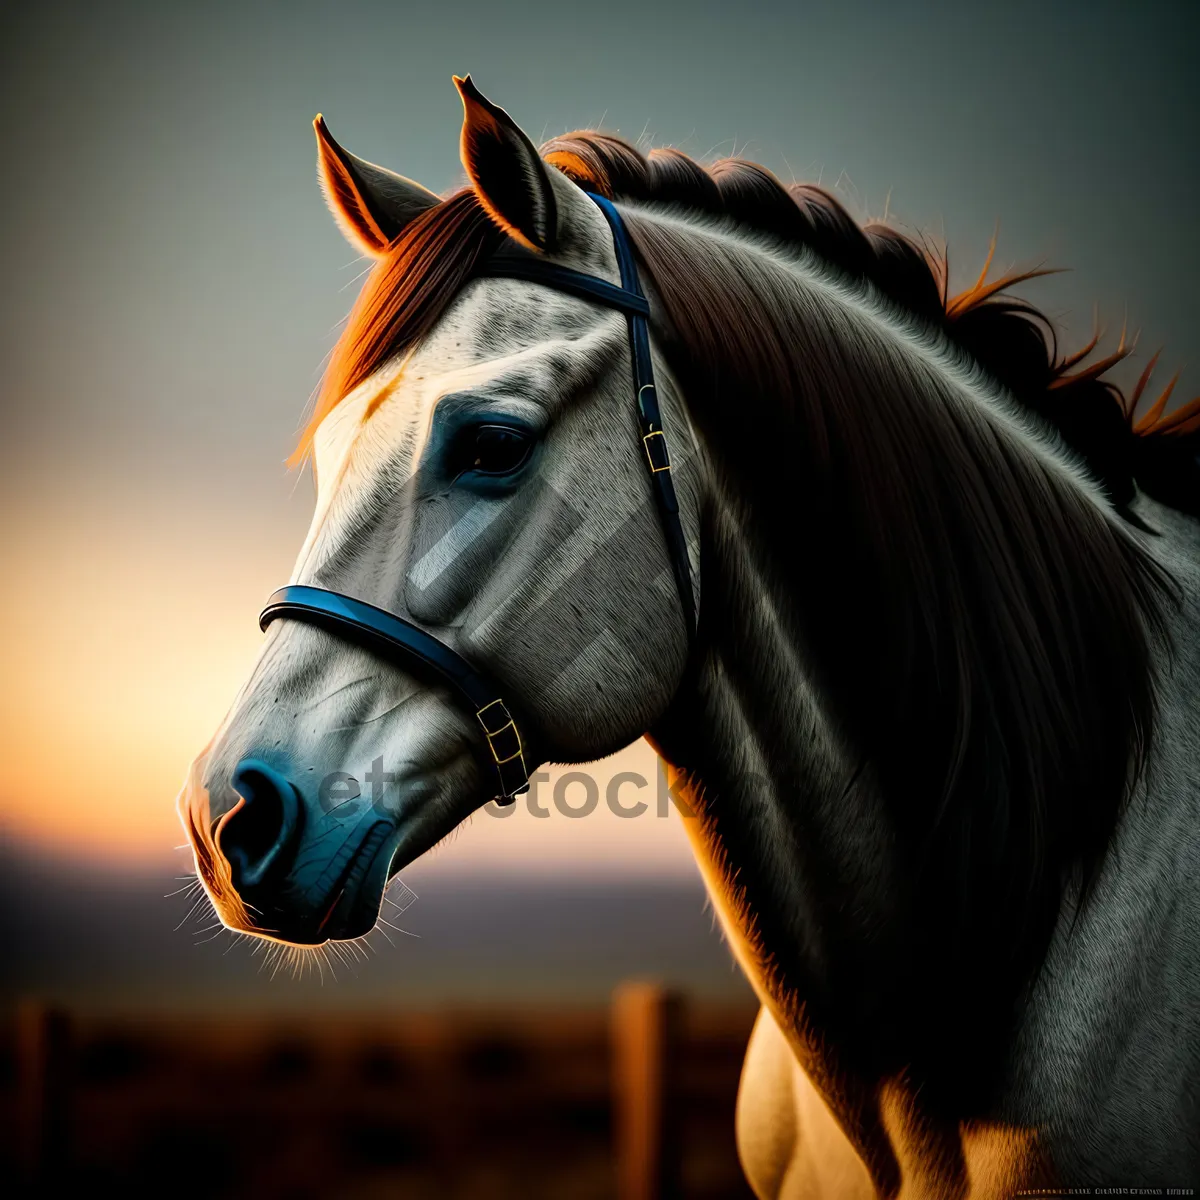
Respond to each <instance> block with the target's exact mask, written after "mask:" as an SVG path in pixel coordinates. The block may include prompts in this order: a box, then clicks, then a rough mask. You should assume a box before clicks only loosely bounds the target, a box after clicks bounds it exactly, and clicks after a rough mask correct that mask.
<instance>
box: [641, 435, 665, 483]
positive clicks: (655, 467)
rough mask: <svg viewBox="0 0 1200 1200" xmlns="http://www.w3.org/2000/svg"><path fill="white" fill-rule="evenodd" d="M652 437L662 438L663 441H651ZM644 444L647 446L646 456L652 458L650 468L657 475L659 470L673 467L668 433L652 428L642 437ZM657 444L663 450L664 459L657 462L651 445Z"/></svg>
mask: <svg viewBox="0 0 1200 1200" xmlns="http://www.w3.org/2000/svg"><path fill="white" fill-rule="evenodd" d="M651 438H661V439H662V440H661V441H658V442H651V441H650V439H651ZM642 444H643V445H644V446H645V447H646V457H647V459H649V460H650V470H651V471H653V472H654V473H655V474H656V475H657V474H658V472H659V471H669V470H670V469H671V454H670V451H668V449H667V435H666V434H665V433H663V431H662V430H661V429H652V430H651V431H650V432H649V433H647V434H646V435H645V436H644V437H643V438H642ZM652 445H653V446H657V447H658V448H659V449H660V451H661V452H662V461H661V462H656V461H655V459H654V451H653V450H652V449H651V446H652Z"/></svg>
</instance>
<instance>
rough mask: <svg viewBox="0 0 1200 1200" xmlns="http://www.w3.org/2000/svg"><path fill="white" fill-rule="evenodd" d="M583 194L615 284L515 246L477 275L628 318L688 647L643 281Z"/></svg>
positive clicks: (607, 206) (614, 220)
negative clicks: (604, 233) (607, 245)
mask: <svg viewBox="0 0 1200 1200" xmlns="http://www.w3.org/2000/svg"><path fill="white" fill-rule="evenodd" d="M586 195H587V196H588V197H589V198H590V199H591V200H592V201H594V202H595V204H596V206H597V207H598V208H599V209H600V211H601V212H602V213H603V214H604V218H605V220H606V221H607V222H608V226H609V229H610V230H611V231H612V236H613V248H614V250H615V251H616V255H617V269H618V271H619V272H620V275H621V286H620V287H619V288H618V287H614V286H613V284H611V283H608V282H607V281H606V280H604V279H599V278H597V277H596V276H594V275H584V274H582V273H581V272H579V271H572V270H571V269H570V268H569V267H560V266H558V265H556V264H555V263H549V262H546V261H545V260H544V259H542V258H539V257H538V256H537V255H535V254H533V253H530V252H528V251H522V250H520V249H519V248H517V247H513V248H511V249H507V248H506V249H505V250H502V251H500V252H499V253H497V254H494V255H493V256H492V257H491V258H490V259H488V261H487V262H485V263H484V264H483V266H482V268H481V269H480V272H479V274H480V275H486V276H498V277H500V278H506V279H523V280H525V281H527V282H529V283H540V284H543V285H545V286H546V287H550V288H554V289H555V290H556V291H560V292H567V293H569V294H570V295H573V296H579V297H581V298H583V299H585V300H595V301H597V302H598V303H600V304H606V305H608V306H609V307H610V308H617V309H620V310H621V311H622V312H624V313H625V315H626V317H627V318H628V322H629V348H630V352H631V354H632V356H633V392H634V399H635V401H636V403H637V414H638V425H639V427H640V429H641V434H642V448H643V449H644V450H645V453H646V461H647V463H648V465H649V468H650V483H651V486H652V487H653V489H654V500H655V503H656V505H657V506H658V515H659V520H660V522H661V524H662V530H663V536H664V538H665V539H666V543H667V554H668V556H669V558H670V560H671V570H672V572H673V574H674V576H675V586H676V588H677V590H678V592H679V601H680V604H681V606H682V609H683V622H684V627H685V629H686V630H687V639H688V645H689V647H690V646H691V644H692V642H693V641H694V639H695V636H696V599H695V595H694V593H693V591H692V569H691V560H690V558H689V557H688V549H687V539H686V538H685V537H684V534H683V523H682V522H681V521H680V519H679V500H678V498H677V497H676V495H675V483H674V481H673V479H672V478H671V454H670V451H669V449H668V447H667V435H666V433H665V432H664V431H663V426H662V413H661V412H660V410H659V407H658V391H657V389H656V388H655V386H654V363H653V360H652V359H651V356H650V327H649V324H648V322H647V320H646V318H647V317H648V316H649V315H650V304H649V302H648V301H647V299H646V297H645V296H644V295H643V294H642V288H641V284H640V283H639V282H638V272H637V264H636V262H635V261H634V257H633V247H632V246H631V245H630V242H629V234H628V233H627V232H626V230H625V222H624V221H622V220H621V214H620V213H619V212H617V209H616V206H615V205H614V204H613V203H612V201H611V200H608V199H607V198H606V197H604V196H599V195H597V194H595V193H594V192H588V193H586Z"/></svg>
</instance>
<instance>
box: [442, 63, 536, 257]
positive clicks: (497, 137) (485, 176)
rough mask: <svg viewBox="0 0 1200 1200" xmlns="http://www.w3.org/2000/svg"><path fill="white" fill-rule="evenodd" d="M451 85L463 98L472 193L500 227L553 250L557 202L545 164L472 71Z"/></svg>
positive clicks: (532, 244) (464, 143) (466, 158)
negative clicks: (474, 78)
mask: <svg viewBox="0 0 1200 1200" xmlns="http://www.w3.org/2000/svg"><path fill="white" fill-rule="evenodd" d="M454 84H455V86H456V87H457V88H458V94H459V95H460V96H461V97H462V102H463V130H462V147H461V150H462V161H463V166H464V167H466V168H467V175H468V176H469V178H470V180H471V184H472V186H473V187H474V189H475V194H476V195H477V196H478V197H479V199H480V202H481V203H482V204H483V206H484V208H485V209H487V211H488V213H489V214H490V215H491V216H492V218H493V219H494V220H495V221H496V222H497V224H499V225H500V226H501V227H502V228H503V229H504V230H506V231H507V232H508V233H510V234H512V236H513V237H515V238H517V239H518V240H519V241H522V242H524V243H525V244H526V245H527V246H530V247H532V248H533V249H534V250H553V249H554V245H555V242H556V241H557V240H558V205H557V203H556V201H555V198H554V187H553V185H552V184H551V182H550V174H549V168H548V167H547V166H546V164H545V163H544V162H542V158H541V155H540V154H538V152H537V150H535V149H534V146H533V143H532V142H531V141H530V140H529V139H528V138H527V137H526V136H525V134H524V133H523V132H522V131H521V129H520V128H519V127H518V126H517V124H516V122H515V121H514V120H513V119H512V117H510V116H509V115H508V113H506V112H505V111H504V109H502V108H498V107H497V106H496V105H495V104H493V103H492V102H491V101H490V100H488V99H487V98H486V97H485V96H484V95H483V93H482V92H480V91H479V89H478V88H477V87H476V86H475V85H474V84H473V83H472V82H471V77H470V75H468V76H466V77H465V78H463V79H460V78H459V77H458V76H457V75H455V76H454Z"/></svg>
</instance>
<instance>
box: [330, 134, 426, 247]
mask: <svg viewBox="0 0 1200 1200" xmlns="http://www.w3.org/2000/svg"><path fill="white" fill-rule="evenodd" d="M313 129H314V130H316V134H317V176H318V178H319V179H320V181H321V190H322V191H323V192H324V193H325V202H326V203H327V204H328V205H329V211H330V212H331V213H333V216H334V219H335V220H336V221H337V223H338V224H339V225H340V226H341V228H342V232H343V233H344V234H345V235H346V237H347V238H348V239H349V240H350V242H351V243H352V244H353V245H354V246H356V247H357V248H358V249H359V250H361V251H362V252H363V253H364V254H370V255H372V256H373V257H378V256H379V255H380V254H382V253H383V252H384V251H385V250H386V249H387V248H388V246H390V245H391V243H392V242H393V241H395V239H396V238H397V237H398V236H399V235H400V233H401V231H402V230H403V229H404V227H405V226H406V225H407V224H408V223H409V222H410V221H411V220H412V219H413V218H414V217H419V216H420V215H421V214H422V213H423V212H424V211H425V210H426V209H429V208H432V207H433V206H434V205H435V204H440V203H441V200H440V199H439V198H438V197H437V196H435V195H434V194H433V192H431V191H428V190H427V189H426V188H423V187H422V186H421V185H420V184H419V183H414V182H413V181H412V180H411V179H405V178H404V176H403V175H397V174H396V173H395V172H394V171H388V170H387V169H385V168H384V167H377V166H376V165H375V164H374V163H369V162H365V161H364V160H363V159H361V158H356V157H355V156H354V155H353V154H351V153H350V152H349V151H347V150H343V149H342V147H341V146H339V145H338V144H337V142H335V141H334V140H333V135H332V134H331V133H330V132H329V128H328V126H327V125H326V124H325V118H324V117H323V116H321V114H320V113H318V114H317V116H316V118H315V119H314V121H313Z"/></svg>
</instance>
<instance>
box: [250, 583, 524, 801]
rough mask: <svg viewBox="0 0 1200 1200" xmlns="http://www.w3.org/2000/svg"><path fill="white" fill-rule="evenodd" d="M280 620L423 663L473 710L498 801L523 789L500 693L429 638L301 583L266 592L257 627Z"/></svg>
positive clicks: (518, 745) (520, 751)
mask: <svg viewBox="0 0 1200 1200" xmlns="http://www.w3.org/2000/svg"><path fill="white" fill-rule="evenodd" d="M280 617H292V618H294V619H296V620H301V621H307V622H308V623H309V624H310V625H320V626H322V627H323V628H326V629H329V630H330V631H332V632H333V633H340V634H342V635H343V636H345V635H349V638H350V640H351V641H352V642H356V643H358V644H360V645H366V646H368V647H369V648H373V649H376V650H379V651H382V653H383V654H384V655H385V656H388V655H391V654H393V653H394V652H395V651H397V650H399V651H400V652H401V655H402V656H404V657H407V658H409V659H414V658H415V659H418V660H419V661H420V662H422V663H424V664H425V665H426V666H427V667H429V668H430V669H432V670H433V671H434V672H435V673H436V674H438V675H440V676H441V677H442V679H444V680H445V681H446V682H447V683H449V684H450V685H451V686H453V687H454V688H455V689H456V690H457V691H458V694H459V696H460V697H461V698H462V699H464V700H465V701H466V702H467V705H468V707H469V708H470V709H471V711H472V712H474V714H475V719H476V720H477V721H478V722H479V726H480V728H481V729H482V730H483V735H484V738H485V740H486V741H487V745H488V750H489V751H490V752H491V757H492V765H493V766H494V767H495V769H496V773H497V776H498V778H499V780H500V787H501V789H502V795H503V797H504V798H505V799H507V798H509V797H511V796H514V795H515V794H516V793H517V792H520V791H522V790H524V788H525V787H527V786H528V784H529V772H528V770H527V769H526V765H525V747H524V745H523V744H522V742H521V734H520V731H519V730H518V729H517V725H516V722H515V721H514V720H513V716H512V710H511V709H510V708H509V707H508V705H507V704H506V703H505V701H504V699H503V696H502V693H501V691H500V689H499V688H498V687H497V686H496V685H495V684H494V683H493V682H492V681H491V680H490V679H488V678H487V677H486V676H485V675H483V674H481V673H480V672H479V671H477V670H475V668H474V667H472V666H471V665H470V664H469V663H468V662H467V661H466V659H464V658H463V657H462V656H461V655H460V654H458V653H457V652H456V651H454V650H451V649H450V647H449V646H447V645H445V644H444V643H442V642H439V641H438V639H437V638H435V637H434V636H433V635H432V634H429V633H426V632H425V631H424V630H423V629H418V628H417V626H416V625H411V624H409V622H408V621H405V620H403V619H401V618H400V617H396V616H393V615H392V614H391V613H390V612H386V611H385V610H384V609H382V608H376V607H375V606H374V605H373V604H366V603H364V602H363V601H362V600H355V599H354V598H353V597H351V596H344V595H342V594H341V592H331V591H328V590H327V589H325V588H318V587H308V586H306V585H303V584H292V585H291V586H290V587H283V588H280V589H279V590H278V591H276V592H272V593H271V596H270V598H269V599H268V600H267V606H266V608H264V609H263V610H262V613H261V614H260V615H259V618H258V624H259V628H261V629H263V630H265V629H266V628H267V626H268V625H270V624H271V622H272V621H277V620H278V619H279V618H280Z"/></svg>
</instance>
